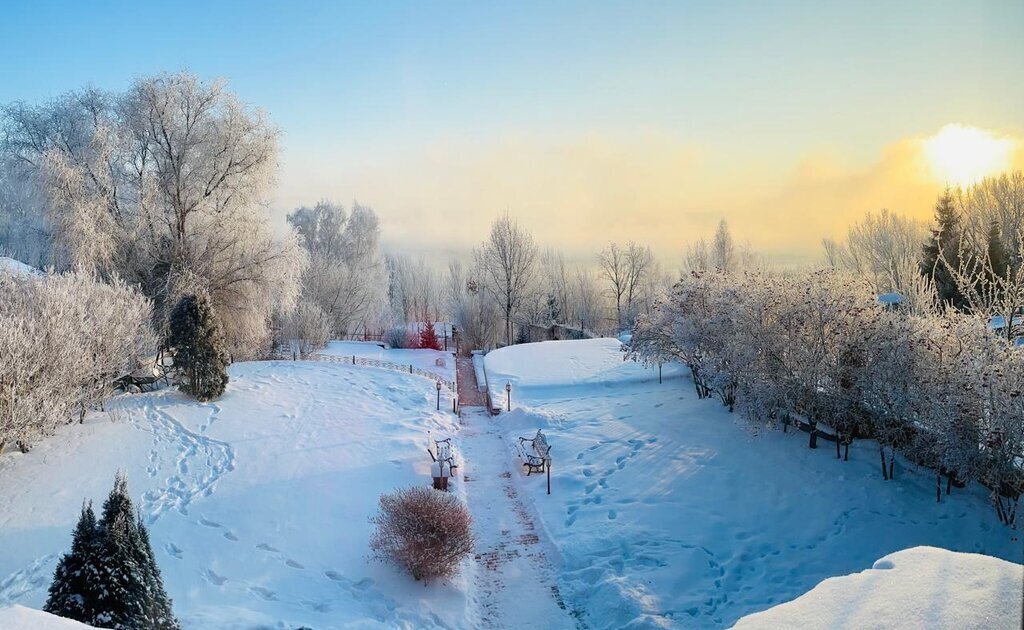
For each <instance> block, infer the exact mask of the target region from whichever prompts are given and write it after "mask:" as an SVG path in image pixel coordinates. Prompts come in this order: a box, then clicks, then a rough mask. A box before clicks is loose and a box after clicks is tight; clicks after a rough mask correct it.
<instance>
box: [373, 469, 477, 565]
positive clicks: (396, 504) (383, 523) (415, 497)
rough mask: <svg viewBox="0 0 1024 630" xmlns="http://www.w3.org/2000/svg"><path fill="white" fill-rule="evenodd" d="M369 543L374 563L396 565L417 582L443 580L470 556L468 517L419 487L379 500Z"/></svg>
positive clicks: (457, 504) (453, 502)
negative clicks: (375, 528) (433, 579)
mask: <svg viewBox="0 0 1024 630" xmlns="http://www.w3.org/2000/svg"><path fill="white" fill-rule="evenodd" d="M370 520H371V522H372V523H374V524H375V525H376V526H377V531H376V532H374V534H373V537H372V538H371V539H370V549H372V550H373V557H374V558H376V559H378V560H385V561H389V562H394V563H395V564H397V565H398V566H400V567H403V568H405V569H406V570H408V571H409V572H410V573H412V576H413V578H415V579H417V580H429V579H431V578H435V577H447V576H450V575H454V574H455V573H457V572H458V568H459V562H460V561H461V560H462V559H463V558H464V557H465V556H467V555H469V554H470V553H472V551H473V531H472V528H471V525H472V520H473V519H472V517H470V515H469V509H468V508H467V507H466V505H465V504H464V503H462V501H460V500H459V499H457V498H456V497H455V496H453V495H451V494H448V493H447V492H441V491H439V490H432V489H430V488H427V487H423V486H415V487H412V488H403V489H401V490H397V491H395V492H394V493H393V494H383V495H381V497H380V513H379V514H378V515H377V516H375V517H374V518H372V519H370Z"/></svg>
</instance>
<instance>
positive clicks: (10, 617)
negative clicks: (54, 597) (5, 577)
mask: <svg viewBox="0 0 1024 630" xmlns="http://www.w3.org/2000/svg"><path fill="white" fill-rule="evenodd" d="M0 628H3V629H4V630H79V629H80V630H86V629H87V628H92V626H87V625H85V624H84V623H78V622H77V621H72V620H70V619H64V618H63V617H57V616H55V615H51V614H50V613H45V612H43V611H41V610H33V609H31V608H25V607H24V606H19V605H17V604H15V605H14V606H0Z"/></svg>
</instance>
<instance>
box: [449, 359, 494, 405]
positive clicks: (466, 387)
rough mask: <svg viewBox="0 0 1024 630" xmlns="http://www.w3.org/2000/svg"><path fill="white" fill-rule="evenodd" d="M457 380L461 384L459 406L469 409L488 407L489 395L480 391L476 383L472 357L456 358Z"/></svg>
mask: <svg viewBox="0 0 1024 630" xmlns="http://www.w3.org/2000/svg"><path fill="white" fill-rule="evenodd" d="M455 371H456V380H457V381H458V383H459V404H460V405H462V406H467V407H486V406H487V394H485V393H484V392H482V391H480V388H479V387H478V386H477V382H476V370H475V369H473V359H472V358H471V357H462V356H460V357H456V358H455Z"/></svg>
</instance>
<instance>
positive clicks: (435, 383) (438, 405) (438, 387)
mask: <svg viewBox="0 0 1024 630" xmlns="http://www.w3.org/2000/svg"><path fill="white" fill-rule="evenodd" d="M434 385H436V386H437V410H438V411H441V381H434Z"/></svg>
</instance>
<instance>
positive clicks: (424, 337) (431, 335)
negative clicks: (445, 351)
mask: <svg viewBox="0 0 1024 630" xmlns="http://www.w3.org/2000/svg"><path fill="white" fill-rule="evenodd" d="M419 347H420V348H427V349H429V350H440V349H441V341H440V340H439V339H438V338H437V331H436V330H434V322H433V321H431V319H430V318H429V317H428V318H427V321H425V322H424V323H423V330H421V331H420V338H419Z"/></svg>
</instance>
